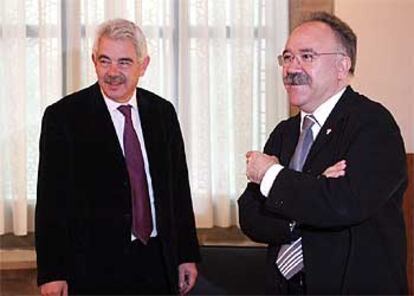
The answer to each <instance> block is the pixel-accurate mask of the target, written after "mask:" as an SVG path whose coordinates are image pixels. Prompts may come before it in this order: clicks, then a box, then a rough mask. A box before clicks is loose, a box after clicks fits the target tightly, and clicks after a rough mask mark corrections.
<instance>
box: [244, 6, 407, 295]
mask: <svg viewBox="0 0 414 296" xmlns="http://www.w3.org/2000/svg"><path fill="white" fill-rule="evenodd" d="M356 43H357V38H356V35H355V34H354V32H353V31H352V29H351V28H350V27H349V26H348V25H347V24H346V23H345V22H343V21H342V20H340V19H339V18H338V17H336V16H334V15H331V14H328V13H325V12H320V13H315V14H313V15H312V16H311V17H310V18H309V19H307V20H305V21H304V22H303V23H302V24H300V25H299V26H298V27H296V28H295V29H294V30H293V32H292V33H291V35H290V37H289V39H288V41H287V43H286V46H285V49H284V50H283V52H282V53H281V55H280V56H279V57H278V62H279V65H280V66H281V68H282V73H283V82H284V84H285V88H286V91H287V94H288V97H289V101H290V103H291V104H292V105H294V106H296V107H298V108H299V110H300V112H299V114H297V115H296V116H293V117H291V118H289V119H287V120H284V121H282V122H280V123H279V124H278V126H276V128H275V129H274V130H273V132H272V133H271V135H270V137H269V140H268V142H267V143H266V146H265V148H264V153H262V152H259V151H249V152H247V154H246V163H247V164H246V175H247V178H248V180H249V183H248V185H247V187H246V190H245V191H244V193H243V194H242V195H241V197H240V199H239V210H240V215H239V217H240V226H241V228H242V230H243V231H244V233H246V234H247V235H248V236H249V237H251V238H252V239H253V240H255V241H259V242H263V243H267V244H268V245H269V248H268V251H269V256H268V259H269V261H268V273H267V274H268V279H267V283H268V285H267V288H268V291H269V292H270V293H272V294H281V295H286V294H317V295H338V294H352V295H365V294H370V295H373V294H381V295H390V294H392V295H397V294H406V293H407V277H406V238H405V226H404V219H403V214H402V209H401V208H402V201H403V195H404V191H405V189H406V187H407V168H406V159H405V151H404V143H403V140H402V137H401V134H400V130H399V128H398V126H397V124H396V122H395V120H394V119H393V117H392V115H391V114H390V112H389V111H388V110H386V109H385V108H384V107H383V106H382V105H380V104H379V103H377V102H374V101H371V100H370V99H368V98H367V97H365V96H363V95H361V94H359V93H357V92H355V91H354V90H353V89H352V87H351V86H350V85H349V84H350V80H351V78H352V75H353V73H354V70H355V64H356Z"/></svg>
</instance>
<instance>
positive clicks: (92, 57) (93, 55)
mask: <svg viewBox="0 0 414 296" xmlns="http://www.w3.org/2000/svg"><path fill="white" fill-rule="evenodd" d="M91 59H92V63H93V64H94V65H95V66H96V62H97V61H96V56H95V54H94V53H92V55H91Z"/></svg>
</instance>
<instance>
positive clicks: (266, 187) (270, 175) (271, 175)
mask: <svg viewBox="0 0 414 296" xmlns="http://www.w3.org/2000/svg"><path fill="white" fill-rule="evenodd" d="M283 168H284V166H282V165H280V164H274V165H272V166H271V167H270V168H268V169H267V171H266V173H265V175H264V176H263V179H262V182H261V183H260V192H261V193H262V194H263V195H264V196H265V197H267V196H268V195H269V192H270V189H271V188H272V186H273V182H275V180H276V177H277V175H279V173H280V171H281V170H282V169H283Z"/></svg>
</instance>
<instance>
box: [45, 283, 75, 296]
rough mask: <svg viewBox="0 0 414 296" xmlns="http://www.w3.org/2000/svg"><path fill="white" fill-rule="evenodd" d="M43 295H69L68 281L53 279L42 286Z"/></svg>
mask: <svg viewBox="0 0 414 296" xmlns="http://www.w3.org/2000/svg"><path fill="white" fill-rule="evenodd" d="M40 294H42V296H68V283H67V282H66V281H53V282H49V283H46V284H43V285H41V286H40Z"/></svg>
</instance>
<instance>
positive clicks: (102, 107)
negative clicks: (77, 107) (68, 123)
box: [90, 83, 126, 172]
mask: <svg viewBox="0 0 414 296" xmlns="http://www.w3.org/2000/svg"><path fill="white" fill-rule="evenodd" d="M92 91H93V104H94V106H93V108H92V110H93V112H94V113H93V114H94V117H95V119H94V120H91V122H90V124H93V123H95V124H96V126H95V127H94V129H95V134H96V137H97V140H101V141H102V142H103V143H104V145H105V147H106V150H107V151H108V155H110V156H111V157H115V161H116V163H117V164H118V165H119V167H120V168H122V170H124V171H125V172H126V164H125V159H124V155H123V152H122V148H121V145H120V143H119V140H118V137H117V135H116V131H115V127H114V124H113V122H112V118H111V115H110V113H109V110H108V107H107V106H106V104H105V101H104V98H103V96H102V93H101V90H100V88H99V85H98V84H97V83H96V84H95V85H94V86H93V90H92ZM98 142H100V141H98ZM102 148H103V147H101V148H99V149H102Z"/></svg>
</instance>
